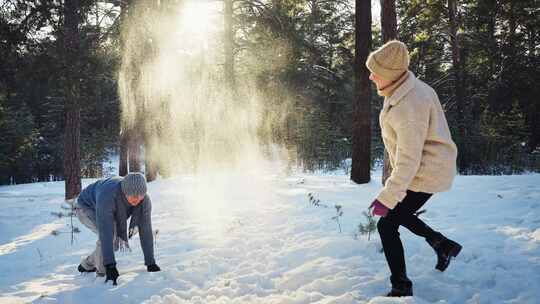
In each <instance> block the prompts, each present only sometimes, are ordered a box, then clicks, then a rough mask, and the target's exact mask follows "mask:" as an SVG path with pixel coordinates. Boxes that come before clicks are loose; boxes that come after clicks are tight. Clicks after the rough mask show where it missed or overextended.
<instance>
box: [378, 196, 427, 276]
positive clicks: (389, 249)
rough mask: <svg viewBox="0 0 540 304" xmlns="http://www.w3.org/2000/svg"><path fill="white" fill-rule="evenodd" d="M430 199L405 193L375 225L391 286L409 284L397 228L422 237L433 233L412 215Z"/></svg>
mask: <svg viewBox="0 0 540 304" xmlns="http://www.w3.org/2000/svg"><path fill="white" fill-rule="evenodd" d="M430 197H431V194H429V193H422V192H413V191H407V196H406V197H405V198H404V199H403V201H402V202H400V203H399V204H398V205H397V206H396V207H395V208H394V209H392V210H390V211H389V212H388V214H387V216H385V217H381V218H380V219H379V222H378V223H377V229H378V231H379V235H380V237H381V241H382V246H383V250H384V255H385V257H386V261H387V262H388V267H389V268H390V272H391V273H392V276H391V277H390V280H391V282H392V285H393V286H396V285H399V284H400V283H405V284H410V280H409V279H408V278H407V273H406V267H405V255H404V252H403V244H402V243H401V239H400V238H399V232H398V229H399V226H400V225H403V226H405V227H406V228H407V229H409V230H411V231H412V232H413V233H415V234H417V235H420V236H423V237H428V236H431V235H432V234H433V233H435V232H434V231H433V229H431V228H430V227H429V226H427V225H426V224H425V223H424V222H422V221H421V220H420V219H419V218H418V217H417V216H416V215H414V213H415V212H416V211H418V209H420V208H421V207H422V206H423V205H424V204H425V203H426V202H427V200H428V199H429V198H430Z"/></svg>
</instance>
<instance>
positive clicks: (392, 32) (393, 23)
mask: <svg viewBox="0 0 540 304" xmlns="http://www.w3.org/2000/svg"><path fill="white" fill-rule="evenodd" d="M380 1H381V28H382V38H383V42H387V41H389V40H392V39H396V38H397V17H396V0H380Z"/></svg>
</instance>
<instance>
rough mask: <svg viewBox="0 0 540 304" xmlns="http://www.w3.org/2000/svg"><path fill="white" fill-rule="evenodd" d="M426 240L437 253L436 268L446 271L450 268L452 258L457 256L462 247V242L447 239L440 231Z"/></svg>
mask: <svg viewBox="0 0 540 304" xmlns="http://www.w3.org/2000/svg"><path fill="white" fill-rule="evenodd" d="M426 240H427V242H428V244H429V245H430V246H431V247H433V249H434V250H435V252H436V253H437V265H436V266H435V268H436V269H438V270H440V271H445V270H446V268H448V265H450V261H451V260H452V258H455V257H457V255H458V254H459V252H460V251H461V248H462V247H461V245H460V244H458V243H456V242H454V241H452V240H450V239H447V238H446V237H444V236H443V235H442V234H440V233H438V232H437V233H436V236H435V237H433V238H431V239H426Z"/></svg>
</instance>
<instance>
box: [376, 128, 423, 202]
mask: <svg viewBox="0 0 540 304" xmlns="http://www.w3.org/2000/svg"><path fill="white" fill-rule="evenodd" d="M427 130H428V126H427V124H425V123H423V122H407V123H405V124H403V125H401V126H400V127H399V128H398V129H396V135H397V148H396V159H395V165H396V167H395V168H392V173H391V175H390V177H389V178H388V179H387V180H386V183H385V185H384V188H383V189H382V191H381V192H380V193H379V195H378V197H377V199H378V200H379V201H380V202H381V203H383V204H384V205H385V206H386V207H388V208H390V209H394V207H395V206H396V205H397V204H398V203H399V202H401V201H402V200H403V199H404V198H405V196H406V195H407V189H408V188H409V185H410V184H411V182H412V180H413V179H414V177H415V175H416V173H417V172H418V169H419V167H420V162H421V160H422V151H423V148H424V141H425V139H426V136H427Z"/></svg>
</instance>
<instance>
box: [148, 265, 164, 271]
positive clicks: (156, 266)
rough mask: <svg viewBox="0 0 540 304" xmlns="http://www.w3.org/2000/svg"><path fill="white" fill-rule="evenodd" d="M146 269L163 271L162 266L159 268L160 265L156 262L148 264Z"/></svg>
mask: <svg viewBox="0 0 540 304" xmlns="http://www.w3.org/2000/svg"><path fill="white" fill-rule="evenodd" d="M146 270H148V272H158V271H161V268H159V266H158V265H156V264H152V265H148V266H146Z"/></svg>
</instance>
